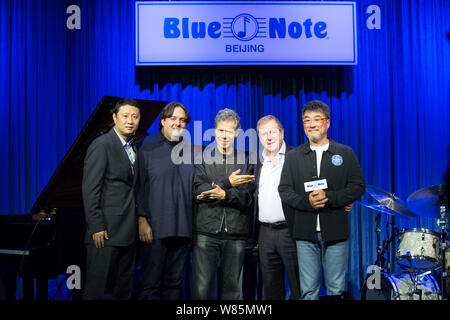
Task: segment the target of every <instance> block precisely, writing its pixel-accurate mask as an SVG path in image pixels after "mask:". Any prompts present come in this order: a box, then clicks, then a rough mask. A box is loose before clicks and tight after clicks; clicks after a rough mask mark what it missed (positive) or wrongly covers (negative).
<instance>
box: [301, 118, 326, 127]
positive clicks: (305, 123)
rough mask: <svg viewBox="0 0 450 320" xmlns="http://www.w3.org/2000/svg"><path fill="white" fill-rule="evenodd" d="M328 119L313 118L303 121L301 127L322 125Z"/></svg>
mask: <svg viewBox="0 0 450 320" xmlns="http://www.w3.org/2000/svg"><path fill="white" fill-rule="evenodd" d="M326 120H328V118H314V119H304V120H303V125H304V126H311V125H312V124H313V123H319V124H323V123H324V122H325V121H326Z"/></svg>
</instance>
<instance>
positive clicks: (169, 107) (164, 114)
mask: <svg viewBox="0 0 450 320" xmlns="http://www.w3.org/2000/svg"><path fill="white" fill-rule="evenodd" d="M177 107H180V108H181V109H183V111H184V113H185V114H186V124H188V123H189V122H191V116H190V115H189V112H188V111H187V108H186V107H185V106H184V104H182V103H181V102H178V101H173V102H170V103H168V104H166V106H165V107H164V108H163V109H162V111H161V113H160V115H159V119H160V120H164V119H167V118H170V117H171V116H172V115H173V112H174V111H175V108H177ZM159 128H160V129H161V128H162V124H161V121H159Z"/></svg>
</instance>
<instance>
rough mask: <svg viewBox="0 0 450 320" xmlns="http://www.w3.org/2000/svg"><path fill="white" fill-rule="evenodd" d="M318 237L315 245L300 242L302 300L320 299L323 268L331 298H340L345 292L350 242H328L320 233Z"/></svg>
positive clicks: (298, 244) (308, 242) (298, 247)
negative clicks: (338, 296) (334, 296)
mask: <svg viewBox="0 0 450 320" xmlns="http://www.w3.org/2000/svg"><path fill="white" fill-rule="evenodd" d="M316 237H317V239H316V241H315V242H311V241H303V240H298V241H296V243H297V255H298V265H299V276H300V290H301V297H300V299H301V300H318V299H319V291H320V279H321V266H323V272H324V278H325V288H326V290H327V295H328V296H333V295H340V294H342V293H343V292H344V291H345V273H346V270H347V261H348V240H345V241H339V242H329V243H328V242H324V241H323V240H322V235H321V233H320V232H316Z"/></svg>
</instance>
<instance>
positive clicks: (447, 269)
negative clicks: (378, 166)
mask: <svg viewBox="0 0 450 320" xmlns="http://www.w3.org/2000/svg"><path fill="white" fill-rule="evenodd" d="M366 190H367V193H368V194H369V195H370V196H372V197H373V198H374V199H375V200H376V202H377V204H370V203H363V202H356V203H357V204H360V205H362V206H365V207H367V208H369V209H372V210H375V211H376V212H377V216H376V219H375V221H376V230H375V232H376V235H377V261H376V262H375V264H374V265H375V266H378V267H379V268H380V269H379V270H381V272H380V273H379V276H380V278H379V282H378V286H375V287H374V286H373V285H371V286H369V285H368V279H369V278H370V276H368V278H366V281H365V284H364V287H363V290H362V299H363V300H444V299H447V295H446V286H447V284H446V281H447V280H450V277H448V276H449V273H450V248H449V245H450V244H449V243H448V242H447V241H448V237H447V225H448V221H447V217H448V216H449V211H448V199H447V194H446V185H442V184H441V185H433V186H430V187H426V188H423V189H420V190H417V191H415V192H414V193H412V194H411V195H410V196H409V197H408V199H407V201H406V202H404V201H402V200H401V199H400V198H399V197H397V196H396V195H395V194H393V193H389V192H387V191H384V190H382V189H380V188H378V187H375V186H367V188H366ZM380 213H386V214H388V217H392V219H391V222H390V223H389V222H388V223H389V224H390V229H391V232H387V240H384V241H383V244H381V242H380V233H381V228H380V220H381V214H380ZM417 216H421V217H428V218H436V219H437V223H438V225H439V227H440V229H441V230H440V233H439V232H435V231H433V230H430V229H425V228H412V229H403V230H401V231H399V230H398V229H397V228H395V225H394V224H395V217H406V218H415V217H417ZM388 221H389V219H388ZM387 229H389V228H388V227H387ZM391 250H392V252H391ZM393 250H395V260H396V262H397V265H398V266H399V267H400V269H401V270H402V271H401V272H400V273H396V274H391V262H390V256H391V255H392V256H394V254H393ZM390 253H391V254H390ZM385 256H386V257H385ZM436 271H440V272H439V273H440V285H438V281H436V278H435V277H434V276H433V273H435V272H436ZM447 277H448V279H447ZM447 282H448V281H447ZM449 294H450V292H449Z"/></svg>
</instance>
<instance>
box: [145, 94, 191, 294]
mask: <svg viewBox="0 0 450 320" xmlns="http://www.w3.org/2000/svg"><path fill="white" fill-rule="evenodd" d="M189 121H190V116H189V113H188V111H187V109H186V107H185V106H184V105H183V104H182V103H180V102H171V103H169V104H167V105H166V106H165V107H164V109H163V110H162V112H161V114H160V124H159V131H158V132H156V133H155V134H153V135H150V136H148V137H147V138H146V139H145V140H144V142H143V144H142V146H141V147H140V148H139V151H138V159H139V161H140V164H141V165H140V167H139V168H140V170H139V181H138V184H137V187H136V202H137V209H138V216H139V217H138V226H139V239H140V241H141V258H142V288H141V295H140V298H141V299H143V300H159V299H162V300H178V299H181V284H182V278H183V273H184V267H185V264H186V261H187V258H188V255H189V249H190V241H191V237H192V181H193V179H194V165H193V159H190V160H189V159H188V160H189V161H186V162H182V163H178V161H174V157H177V158H178V157H180V156H182V155H181V154H180V153H182V152H183V151H184V152H187V151H189V148H190V144H189V141H185V140H184V139H183V134H184V133H185V130H186V124H187V123H189ZM191 151H192V150H191Z"/></svg>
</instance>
